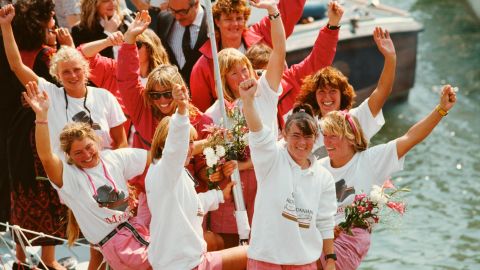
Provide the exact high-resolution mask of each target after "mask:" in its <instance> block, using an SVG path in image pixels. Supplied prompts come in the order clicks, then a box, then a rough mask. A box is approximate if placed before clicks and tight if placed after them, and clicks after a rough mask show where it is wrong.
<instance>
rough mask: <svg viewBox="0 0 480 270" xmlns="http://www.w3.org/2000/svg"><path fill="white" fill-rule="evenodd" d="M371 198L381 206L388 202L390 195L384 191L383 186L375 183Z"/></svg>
mask: <svg viewBox="0 0 480 270" xmlns="http://www.w3.org/2000/svg"><path fill="white" fill-rule="evenodd" d="M370 200H372V201H373V202H374V203H377V204H378V206H379V207H381V206H383V205H384V204H386V203H387V202H388V197H387V196H386V195H385V193H383V189H382V187H380V186H377V185H373V187H372V191H371V192H370Z"/></svg>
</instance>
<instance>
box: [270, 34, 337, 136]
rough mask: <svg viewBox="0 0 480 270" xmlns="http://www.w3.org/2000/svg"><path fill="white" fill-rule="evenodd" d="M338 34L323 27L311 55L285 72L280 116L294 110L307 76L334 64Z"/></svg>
mask: <svg viewBox="0 0 480 270" xmlns="http://www.w3.org/2000/svg"><path fill="white" fill-rule="evenodd" d="M338 32H339V30H330V29H328V28H327V27H326V26H325V27H323V28H322V30H320V31H319V33H318V36H317V39H316V40H315V44H314V45H313V48H312V51H311V52H310V54H309V55H308V56H307V57H306V58H305V59H303V61H302V62H300V63H298V64H295V65H292V66H291V67H290V68H288V69H286V70H285V71H284V72H283V76H282V82H281V84H282V88H283V92H282V95H281V96H280V97H279V99H278V114H279V116H281V117H283V116H284V115H285V114H287V113H288V112H289V111H290V110H291V109H292V108H293V105H294V104H295V99H296V98H297V95H298V93H300V90H301V86H302V80H303V78H305V76H307V75H310V74H313V73H315V72H317V71H318V70H319V69H322V68H324V67H327V66H330V65H331V64H332V62H333V58H334V57H335V52H336V50H337V42H338ZM280 123H283V121H280ZM281 126H282V127H283V125H281Z"/></svg>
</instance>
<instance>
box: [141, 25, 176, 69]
mask: <svg viewBox="0 0 480 270" xmlns="http://www.w3.org/2000/svg"><path fill="white" fill-rule="evenodd" d="M137 41H140V42H142V43H143V44H145V45H146V49H147V51H148V73H150V72H152V70H154V69H155V68H156V67H158V66H159V65H161V64H170V60H169V59H168V54H167V51H166V50H165V48H164V47H163V45H162V41H161V40H160V38H159V37H158V36H157V34H155V32H154V31H153V30H151V29H148V28H147V29H146V30H145V31H144V32H143V33H142V34H140V35H139V36H138V37H137Z"/></svg>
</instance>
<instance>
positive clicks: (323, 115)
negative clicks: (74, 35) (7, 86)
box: [0, 0, 456, 270]
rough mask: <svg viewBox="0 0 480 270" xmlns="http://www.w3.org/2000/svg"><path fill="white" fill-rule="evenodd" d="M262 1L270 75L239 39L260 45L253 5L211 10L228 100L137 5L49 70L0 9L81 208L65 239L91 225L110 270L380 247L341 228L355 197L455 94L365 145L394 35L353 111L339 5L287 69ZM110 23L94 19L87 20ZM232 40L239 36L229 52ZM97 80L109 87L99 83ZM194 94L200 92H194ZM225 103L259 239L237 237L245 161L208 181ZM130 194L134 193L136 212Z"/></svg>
mask: <svg viewBox="0 0 480 270" xmlns="http://www.w3.org/2000/svg"><path fill="white" fill-rule="evenodd" d="M84 2H86V1H84ZM82 5H85V3H82ZM250 6H253V7H256V8H261V9H265V10H266V11H267V12H268V14H269V16H268V18H266V19H265V20H268V21H269V24H265V25H269V29H268V31H266V32H265V31H263V33H267V34H266V36H268V38H266V40H269V41H270V43H268V42H267V45H268V46H270V47H271V48H268V47H267V48H266V49H264V50H265V54H266V55H267V56H268V59H267V61H265V60H263V64H260V66H261V67H256V69H263V71H262V72H260V73H261V74H259V73H258V72H257V70H254V67H253V66H252V62H255V63H258V62H262V60H261V59H256V58H258V57H265V55H263V53H262V54H258V53H257V54H255V53H252V54H249V55H250V59H249V58H247V56H245V55H244V54H243V53H242V52H241V51H239V50H238V49H237V48H240V47H242V46H243V48H244V49H245V48H248V47H253V45H254V44H250V43H248V42H247V39H246V37H248V35H249V33H250V32H248V31H251V30H249V29H247V28H246V20H247V19H248V14H249V10H250V7H248V6H247V3H246V1H245V0H238V1H232V0H218V1H217V2H216V3H215V4H214V11H216V12H217V15H216V17H215V23H216V26H217V31H218V33H217V34H218V35H219V36H220V37H222V38H221V39H220V42H221V44H223V45H224V46H223V47H225V48H224V49H223V50H221V51H220V53H219V55H218V58H219V63H220V74H221V78H220V79H221V82H222V86H223V91H224V96H225V100H224V101H222V100H215V98H216V96H215V95H210V94H211V91H212V89H214V87H213V86H212V85H209V84H208V83H205V84H203V83H202V84H199V83H192V84H191V85H192V89H191V91H189V89H187V87H186V84H185V82H184V81H183V79H182V77H181V75H180V73H179V72H178V69H177V68H176V67H175V66H172V65H170V64H169V62H168V58H167V57H166V55H165V54H166V53H165V50H164V49H163V47H162V46H161V42H160V40H159V39H158V37H157V36H156V35H155V33H153V32H151V31H150V30H148V29H147V28H148V26H149V24H150V22H151V18H150V16H149V15H148V12H147V11H141V12H139V13H137V15H136V16H135V18H134V19H133V20H131V21H130V22H129V24H128V27H127V28H126V29H124V31H123V33H122V31H115V32H113V33H112V34H109V35H108V37H106V38H103V37H95V38H94V39H98V40H91V41H92V42H90V43H85V44H82V45H80V44H77V45H80V46H79V47H78V48H77V49H75V48H74V47H71V46H62V47H61V48H60V49H59V50H58V51H56V52H55V53H53V57H52V58H51V60H50V63H49V67H48V68H49V72H48V73H39V72H38V71H37V70H36V69H35V68H32V65H31V64H29V63H31V62H32V61H29V62H26V60H25V59H26V58H25V57H24V56H23V54H22V51H21V50H20V51H19V47H18V46H17V42H16V36H15V35H14V31H13V30H12V21H13V20H14V18H15V16H16V15H15V14H16V12H21V10H20V9H18V8H15V7H14V6H12V5H6V6H4V7H2V8H1V9H0V25H1V29H2V37H3V46H4V49H5V54H6V58H7V60H8V64H9V66H10V69H11V70H12V71H13V72H14V73H15V75H16V77H17V78H18V80H19V81H20V82H21V84H22V85H24V86H25V88H26V91H25V92H24V93H23V98H24V100H25V101H26V102H27V103H28V105H29V106H30V108H31V109H33V112H34V114H35V116H34V117H30V118H27V119H29V120H28V121H30V124H33V129H29V132H30V133H32V134H34V136H32V137H31V141H33V142H34V144H33V146H34V147H35V148H34V149H32V150H33V152H34V156H35V157H37V158H38V160H39V161H41V164H36V165H37V166H39V167H41V168H42V170H44V171H45V173H44V174H45V175H44V177H48V180H49V181H50V183H51V185H52V187H53V188H54V189H55V190H56V191H57V192H58V195H59V197H60V198H61V201H62V202H63V204H65V205H66V206H68V208H69V209H70V210H71V211H72V212H73V216H74V218H73V216H72V219H71V224H70V225H69V229H68V233H69V238H70V239H74V238H75V237H78V233H79V230H80V231H81V233H82V234H83V236H84V237H85V238H86V239H87V240H88V241H89V242H90V243H91V244H92V246H94V247H95V249H98V250H100V251H101V253H102V255H103V256H104V259H105V260H106V261H107V262H108V264H109V265H110V266H111V267H112V268H113V269H116V270H118V269H152V268H153V269H245V268H248V269H259V270H261V269H329V270H331V269H356V268H358V266H359V264H360V263H361V261H362V259H363V258H364V257H365V255H366V254H367V252H368V249H369V245H370V234H371V231H369V230H367V229H363V228H354V229H353V232H354V235H349V234H347V233H340V234H339V235H334V229H335V227H336V226H337V225H338V224H339V223H340V222H342V221H343V220H344V218H345V217H344V212H343V209H344V207H345V206H347V205H349V204H351V203H352V201H353V198H354V195H355V193H357V194H358V193H360V192H369V190H370V189H371V187H372V185H374V184H380V183H383V181H384V180H385V179H386V178H387V177H388V176H389V175H391V174H392V173H394V172H395V171H398V170H401V169H402V166H403V160H404V156H405V155H406V154H407V152H408V151H409V150H410V149H411V148H413V147H414V146H415V145H416V144H418V143H419V142H421V141H422V140H423V139H424V138H426V137H427V136H428V135H429V133H430V132H431V131H432V130H433V128H434V127H435V126H436V125H437V124H438V123H439V122H440V120H441V119H442V117H444V116H445V115H446V114H447V112H448V110H450V109H451V108H452V107H453V105H454V104H455V101H456V96H455V92H454V91H453V90H452V88H451V87H450V86H448V85H447V86H445V87H444V88H443V90H442V94H441V98H440V102H439V105H438V106H437V107H436V108H435V109H433V110H432V112H431V113H430V114H429V115H428V116H426V117H425V118H424V119H422V120H421V121H419V122H418V123H416V124H415V125H414V126H413V127H411V128H410V129H409V130H408V132H407V133H405V135H403V136H401V137H399V138H397V139H395V140H392V141H390V142H388V143H386V144H382V145H377V146H374V147H371V148H369V147H368V141H369V139H370V138H371V137H372V136H373V135H375V134H376V133H377V132H378V131H379V130H380V128H381V127H382V126H383V124H384V119H383V115H382V107H383V105H384V103H385V101H386V99H387V98H388V95H389V94H390V91H391V89H392V85H393V81H394V77H395V76H394V75H395V65H396V53H395V48H394V46H393V43H392V40H391V38H390V36H389V34H388V32H387V31H385V30H383V29H381V28H376V29H375V31H374V33H373V37H374V40H375V43H376V44H377V47H378V49H379V51H380V52H381V53H382V55H383V56H384V58H385V64H384V68H383V70H382V74H381V76H380V79H379V83H378V86H377V87H376V89H375V90H374V91H373V93H372V94H371V96H370V97H369V98H368V99H367V100H365V101H364V102H363V103H361V104H360V105H359V106H358V107H356V108H353V109H352V107H353V104H354V98H355V92H354V90H353V87H352V86H351V85H350V84H349V83H348V80H347V78H346V77H345V76H344V75H343V74H341V72H340V71H338V70H336V69H335V68H333V67H329V65H330V64H331V61H332V60H333V55H334V52H335V47H336V41H337V40H338V28H339V22H340V19H341V17H342V14H343V8H342V7H341V6H340V5H339V4H338V3H336V2H331V3H329V5H328V18H329V22H328V25H327V26H325V27H324V28H323V29H321V31H320V32H319V37H318V39H317V42H316V44H315V46H314V49H313V50H312V53H311V55H309V56H308V57H307V58H306V59H305V60H304V61H303V62H302V63H300V64H298V65H296V66H292V67H290V68H288V69H285V64H284V63H285V54H286V45H285V39H286V35H285V31H284V26H283V23H282V20H281V16H283V14H280V12H279V10H278V8H277V5H276V4H275V1H269V0H264V1H260V0H254V1H250ZM100 10H102V9H100ZM111 10H112V8H105V12H109V11H111ZM49 14H50V15H49V16H52V14H51V13H49ZM111 17H112V15H111V14H110V15H108V14H107V13H105V14H103V15H98V16H97V18H94V19H92V20H93V21H92V20H90V22H88V23H86V24H85V23H84V24H80V25H79V27H78V28H79V29H81V28H82V27H84V28H85V27H86V28H88V27H90V26H89V25H96V23H97V21H98V19H99V18H103V19H104V21H103V23H105V22H106V21H109V20H111V19H112V18H111ZM90 19H91V18H90ZM95 20H97V21H95ZM112 20H113V19H112ZM232 22H233V23H235V24H240V27H239V29H240V30H239V31H237V30H236V31H231V29H230V28H228V27H226V26H225V25H226V24H228V23H232ZM117 28H118V27H117ZM74 29H75V27H74ZM222 29H223V30H222ZM264 30H265V29H264ZM45 31H46V30H45ZM75 31H76V30H75ZM75 31H74V32H75ZM224 31H225V32H224ZM261 40H262V39H259V40H258V42H260V41H261ZM231 41H235V42H237V43H239V44H236V45H228V46H227V44H231ZM81 42H85V41H81ZM112 46H117V47H119V49H118V57H117V58H116V59H113V58H108V57H107V56H104V55H100V54H99V53H100V52H101V51H105V49H106V48H110V47H112ZM221 47H222V46H221ZM320 48H323V49H324V51H325V52H322V50H320ZM245 51H246V50H245ZM210 60H211V59H210ZM210 60H209V58H208V55H204V57H203V58H201V59H200V60H199V62H198V63H197V64H198V68H194V70H193V71H192V75H191V76H192V80H193V78H196V77H195V76H203V75H205V74H207V75H206V76H207V78H208V74H209V71H210V70H211V69H212V67H211V65H212V63H211V61H210ZM256 60H259V61H256ZM202 61H203V62H202ZM199 69H204V71H202V72H200V71H198V70H199ZM196 72H197V73H196ZM46 76H51V77H52V78H53V79H55V81H56V83H57V84H58V85H56V84H54V83H52V82H49V78H45V77H46ZM197 78H199V77H197ZM89 80H90V81H91V82H93V83H94V84H95V85H96V86H97V87H100V88H96V87H91V86H87V82H88V81H89ZM202 87H205V88H202ZM103 88H104V89H103ZM193 88H196V90H194V89H193ZM205 89H206V90H205ZM284 91H285V92H284ZM190 92H191V94H192V97H193V96H195V95H197V96H196V97H195V98H194V99H193V100H192V101H190ZM204 96H205V97H209V98H208V99H202V97H204ZM195 100H201V101H202V103H201V104H200V103H199V104H195ZM206 100H208V102H207V103H208V104H206V103H205V101H206ZM293 100H295V101H296V104H295V105H294V102H292V101H293ZM280 101H283V102H282V103H281V104H279V102H280ZM220 102H226V103H229V104H233V105H235V106H238V107H239V108H240V109H241V111H242V112H243V115H244V117H245V119H246V122H247V126H248V128H249V140H248V141H249V147H250V153H251V154H250V157H249V158H248V159H247V160H244V161H242V162H239V163H238V169H239V170H240V171H241V181H242V182H241V184H242V187H243V192H244V196H245V198H246V204H247V205H246V206H247V212H248V217H249V222H250V223H251V226H252V231H251V236H250V245H249V246H248V247H247V246H237V245H236V244H235V243H238V239H237V238H235V236H234V232H235V230H236V229H235V228H236V226H235V221H234V218H233V211H234V206H233V203H232V202H231V197H232V195H231V190H232V186H233V185H234V184H235V183H233V182H232V181H231V180H230V175H231V174H232V171H233V167H232V166H235V163H233V165H232V163H226V165H224V167H223V168H222V167H220V169H219V170H217V172H216V173H215V174H213V175H211V176H210V177H207V175H206V165H205V161H204V160H203V158H202V157H201V155H200V153H201V151H202V144H203V143H204V140H201V139H204V138H205V137H206V136H207V135H208V134H207V132H206V131H205V129H204V127H205V125H208V124H211V123H221V122H222V119H221V113H220V107H221V106H220V105H221V103H220ZM196 105H198V106H199V107H200V106H201V107H200V109H199V108H197V107H196ZM207 105H208V106H207ZM350 109H351V110H350ZM290 111H291V112H290ZM279 112H280V113H279ZM30 113H31V114H32V116H33V113H32V112H31V111H30ZM278 116H280V117H278ZM228 121H229V120H228V119H226V120H225V122H227V124H228ZM30 133H29V134H30ZM128 138H132V140H133V141H132V142H131V143H130V144H129V143H128ZM279 139H280V141H279ZM129 145H131V146H133V148H129V147H127V146H129ZM313 154H315V155H313ZM231 165H232V166H231ZM129 180H130V181H129ZM207 181H219V183H220V188H221V190H217V189H212V190H208V189H206V188H205V186H206V185H205V183H206V182H207ZM129 182H130V183H129ZM199 184H200V185H199ZM201 184H203V186H202V185H201ZM132 187H134V188H133V189H134V193H135V196H132V195H131V194H132V193H133V192H132ZM347 188H348V190H349V192H346V190H345V189H347ZM132 197H138V205H137V207H133V206H132V204H131V203H130V202H131V201H132ZM134 208H136V209H135V211H132V210H134ZM209 212H210V215H209ZM74 219H75V220H76V223H75V222H73V220H74ZM74 224H78V225H77V226H78V227H76V226H74ZM78 229H79V230H78ZM210 230H212V231H213V232H214V233H213V234H212V233H211V232H210ZM214 250H216V251H214ZM92 258H93V259H92V262H91V266H90V269H96V267H98V265H99V264H100V262H99V260H101V257H98V255H95V253H94V252H93V251H92ZM19 260H20V262H21V261H23V260H24V258H23V259H22V258H19ZM55 264H56V262H55V260H54V258H53V259H50V260H49V261H48V262H47V266H48V267H49V268H50V269H61V268H59V267H58V266H57V265H55ZM19 267H20V265H19Z"/></svg>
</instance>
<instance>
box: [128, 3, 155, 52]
mask: <svg viewBox="0 0 480 270" xmlns="http://www.w3.org/2000/svg"><path fill="white" fill-rule="evenodd" d="M150 22H151V18H150V15H148V11H146V10H142V11H140V12H137V14H136V15H135V20H133V22H132V23H131V24H130V25H129V26H128V30H127V32H126V33H125V42H127V43H129V44H133V43H135V39H136V38H137V36H138V35H140V34H141V33H143V31H145V29H147V28H148V25H150Z"/></svg>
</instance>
